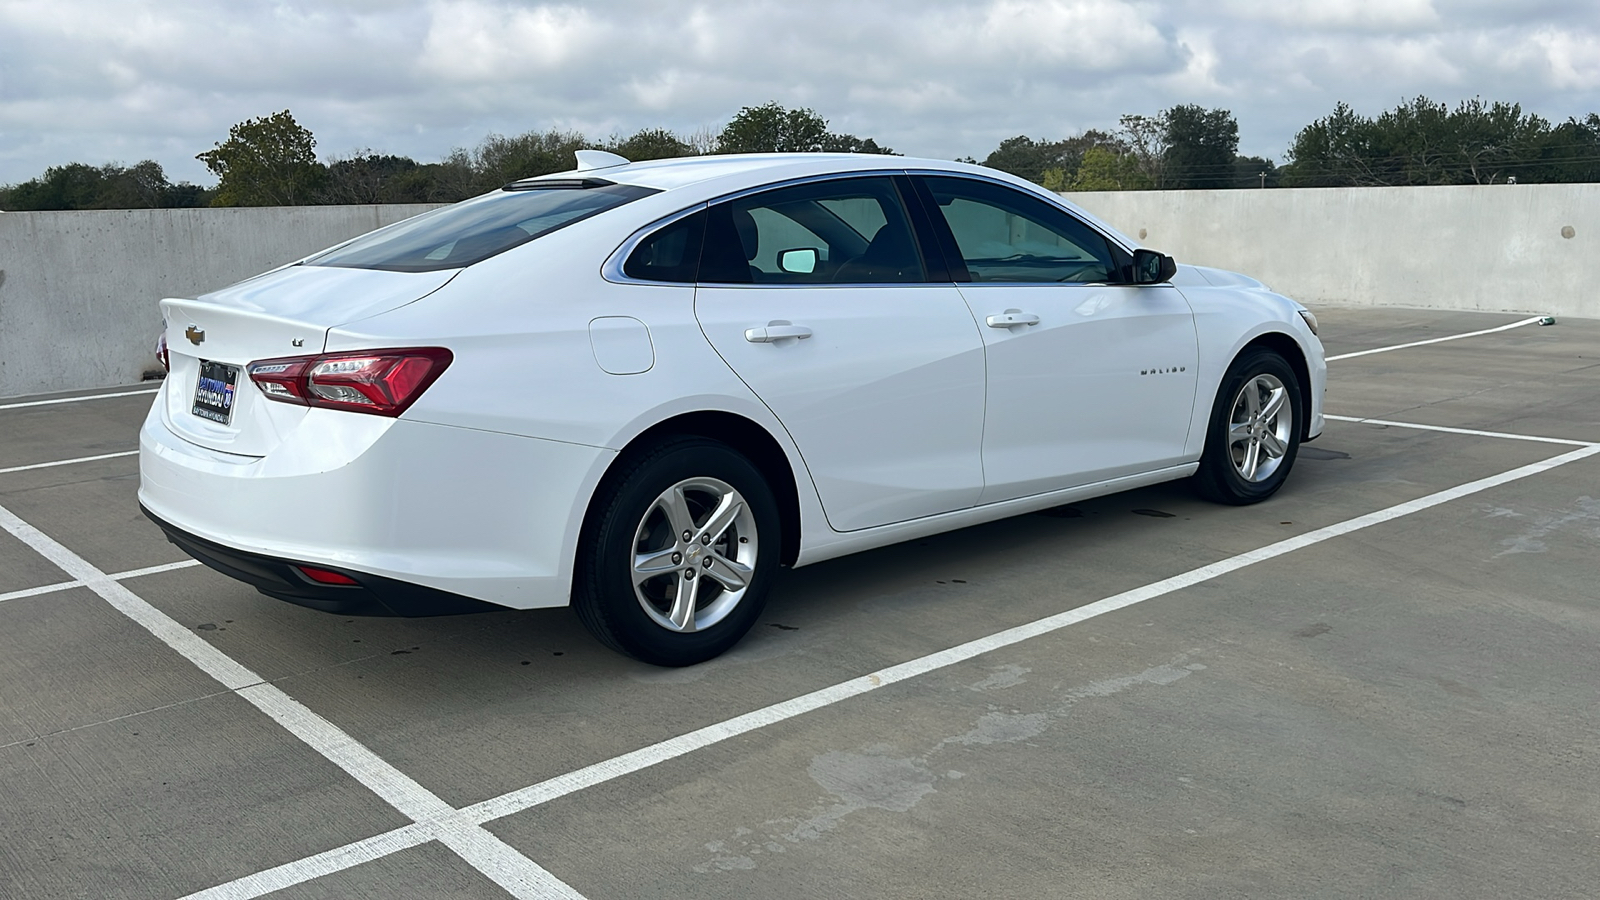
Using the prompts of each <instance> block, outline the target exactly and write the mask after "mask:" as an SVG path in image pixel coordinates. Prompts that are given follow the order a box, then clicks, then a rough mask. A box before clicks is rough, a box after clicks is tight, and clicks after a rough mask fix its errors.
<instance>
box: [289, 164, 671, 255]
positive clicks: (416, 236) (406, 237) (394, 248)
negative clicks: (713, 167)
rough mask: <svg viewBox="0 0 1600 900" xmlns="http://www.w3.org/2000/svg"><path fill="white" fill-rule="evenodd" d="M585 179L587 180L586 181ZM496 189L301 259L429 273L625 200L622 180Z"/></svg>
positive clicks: (627, 190)
mask: <svg viewBox="0 0 1600 900" xmlns="http://www.w3.org/2000/svg"><path fill="white" fill-rule="evenodd" d="M591 184H592V183H591ZM526 185H527V183H526V182H524V183H523V184H522V185H519V186H517V187H515V188H512V189H510V190H499V191H495V192H494V193H492V194H485V195H484V196H482V197H474V198H473V199H471V200H463V201H462V202H460V203H457V204H455V205H453V206H447V207H445V208H443V209H440V210H436V211H434V212H431V213H424V214H423V215H420V216H417V217H416V218H414V219H408V220H407V221H404V222H401V223H399V224H397V225H393V226H390V227H389V228H384V229H382V230H379V231H375V232H373V233H372V234H369V235H366V236H364V237H360V238H356V239H355V240H354V241H351V242H350V243H348V244H345V245H344V246H342V247H338V248H336V249H334V250H330V251H328V252H327V253H324V254H322V255H321V256H316V257H312V258H311V259H309V260H306V262H307V264H309V265H313V266H340V267H343V268H350V269H387V270H389V271H391V272H433V271H437V270H439V269H459V268H462V267H463V266H470V265H472V264H473V263H475V262H481V261H483V260H485V259H488V258H489V257H491V256H494V255H495V254H496V253H502V252H504V251H506V250H510V249H511V248H512V247H515V246H517V245H518V244H525V243H527V242H528V241H531V240H533V239H534V238H536V237H538V236H540V235H542V234H549V233H550V232H552V231H555V230H556V229H557V228H561V227H563V226H565V225H571V224H572V223H573V222H577V221H580V220H583V219H587V218H588V217H590V216H592V215H595V214H597V213H602V212H605V211H606V210H608V209H612V208H613V207H617V206H621V205H622V204H624V203H627V202H629V201H631V200H637V199H639V198H640V197H644V196H648V195H650V194H654V193H656V191H655V190H653V189H651V188H643V187H637V186H634V185H629V184H600V185H593V186H590V185H586V184H583V183H568V184H560V185H552V186H550V187H534V188H530V187H527V186H526Z"/></svg>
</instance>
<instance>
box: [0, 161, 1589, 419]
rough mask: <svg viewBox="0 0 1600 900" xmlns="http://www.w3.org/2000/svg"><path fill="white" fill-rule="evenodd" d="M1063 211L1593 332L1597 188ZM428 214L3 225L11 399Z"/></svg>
mask: <svg viewBox="0 0 1600 900" xmlns="http://www.w3.org/2000/svg"><path fill="white" fill-rule="evenodd" d="M1065 196H1067V197H1069V198H1070V199H1072V200H1074V201H1075V202H1077V203H1079V204H1080V205H1082V206H1083V207H1084V208H1085V209H1088V210H1089V211H1090V212H1093V213H1094V214H1095V215H1098V216H1100V217H1101V218H1103V219H1105V220H1106V221H1108V222H1110V223H1111V224H1112V225H1115V226H1116V227H1117V228H1119V229H1121V230H1123V231H1124V232H1126V233H1128V234H1129V235H1130V236H1133V237H1136V238H1139V239H1140V240H1141V241H1142V242H1143V243H1144V244H1145V245H1146V246H1150V247H1155V248H1157V249H1160V250H1162V251H1165V252H1167V253H1171V254H1172V255H1174V256H1176V257H1177V258H1178V259H1179V260H1180V261H1182V262H1190V263H1198V264H1200V265H1209V266H1218V267H1221V268H1224V269H1233V270H1235V271H1239V272H1244V273H1246V274H1249V275H1253V276H1255V277H1257V278H1260V279H1261V280H1262V281H1265V282H1266V283H1267V284H1269V285H1271V286H1272V287H1273V288H1274V289H1276V290H1278V291H1280V292H1282V293H1285V294H1287V295H1289V296H1291V297H1294V298H1295V299H1297V300H1300V301H1302V302H1304V303H1306V304H1307V305H1312V306H1314V305H1316V304H1329V305H1376V306H1417V307H1436V308H1442V309H1475V310H1494V311H1516V312H1539V313H1548V314H1552V315H1557V316H1578V317H1584V318H1600V293H1597V287H1596V286H1597V285H1600V253H1597V252H1596V251H1597V249H1600V246H1597V243H1596V241H1597V239H1600V184H1580V185H1495V186H1490V187H1434V188H1352V189H1342V188H1329V189H1305V190H1285V189H1275V190H1254V191H1252V190H1237V191H1147V192H1119V193H1070V194H1066V195H1065ZM431 208H432V207H430V206H308V207H287V208H267V209H183V210H111V211H84V212H52V213H0V397H9V396H16V395H19V394H33V393H44V392H48V391H58V390H70V389H81V388H92V387H102V386H107V385H115V384H128V383H130V382H134V381H137V380H139V378H140V376H141V375H142V374H143V373H144V372H146V371H148V370H150V369H151V368H153V367H154V366H155V362H154V359H153V358H152V356H151V345H152V344H153V342H154V340H155V336H156V333H157V332H158V331H159V329H160V327H161V319H160V315H159V312H158V310H157V307H156V301H158V300H160V299H161V298H162V297H171V296H179V297H182V296H194V295H195V294H199V293H203V292H205V291H208V290H212V289H215V288H219V287H223V286H225V285H228V284H232V283H234V282H236V281H239V280H241V279H243V278H247V277H249V276H251V275H254V274H256V273H258V272H261V271H264V270H266V269H269V268H272V267H273V266H276V265H279V264H281V263H284V262H288V261H290V260H294V259H298V258H300V257H302V256H305V255H307V254H309V253H312V252H314V251H316V250H318V249H321V248H323V247H326V246H329V245H331V244H334V243H337V242H339V241H341V240H344V239H346V238H348V237H351V236H354V235H357V234H361V233H363V232H366V231H370V230H371V229H373V228H377V227H379V226H381V225H387V224H389V223H391V222H395V221H399V220H400V219H403V218H406V217H408V216H412V215H416V214H417V213H419V212H423V211H425V210H427V209H431ZM1569 235H1570V236H1569Z"/></svg>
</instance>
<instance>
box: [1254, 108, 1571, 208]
mask: <svg viewBox="0 0 1600 900" xmlns="http://www.w3.org/2000/svg"><path fill="white" fill-rule="evenodd" d="M1586 121H1588V122H1590V123H1591V124H1590V125H1587V126H1586V125H1585V124H1584V123H1583V122H1579V121H1578V120H1577V119H1569V120H1568V121H1567V122H1566V123H1565V124H1563V125H1560V126H1555V127H1552V126H1551V124H1550V123H1549V121H1547V120H1546V119H1544V118H1542V117H1540V116H1537V115H1533V114H1529V113H1524V112H1523V111H1522V107H1521V106H1520V105H1518V104H1515V103H1500V102H1495V103H1486V102H1484V101H1483V100H1481V99H1479V98H1474V99H1472V100H1466V101H1463V102H1461V103H1459V104H1457V106H1456V107H1455V109H1451V108H1449V107H1448V106H1446V105H1445V104H1443V103H1437V102H1434V101H1432V100H1429V99H1428V98H1427V97H1421V96H1419V97H1414V98H1412V99H1410V100H1406V101H1403V102H1402V103H1400V105H1398V106H1396V107H1395V108H1394V109H1391V110H1387V111H1385V112H1383V113H1381V114H1379V115H1378V116H1377V117H1375V118H1368V117H1366V116H1362V115H1359V114H1357V113H1356V112H1355V111H1354V110H1352V109H1351V108H1350V107H1349V106H1348V105H1346V104H1344V103H1340V104H1338V105H1337V106H1336V107H1335V108H1334V111H1333V113H1332V114H1331V115H1328V116H1326V117H1324V118H1321V119H1318V120H1316V121H1314V122H1312V123H1311V124H1310V125H1307V126H1306V127H1305V128H1302V129H1301V130H1300V132H1299V133H1298V134H1296V135H1295V139H1294V143H1293V145H1292V146H1291V147H1290V148H1289V159H1290V163H1289V164H1288V165H1287V166H1285V167H1284V181H1285V183H1287V184H1290V185H1294V186H1297V187H1364V186H1369V185H1427V184H1499V183H1504V182H1506V181H1507V180H1509V179H1511V178H1516V179H1517V180H1518V181H1525V182H1532V181H1582V180H1593V179H1595V178H1596V177H1600V166H1596V165H1595V163H1596V162H1600V119H1597V118H1596V117H1595V116H1594V115H1593V114H1590V117H1589V119H1588V120H1586Z"/></svg>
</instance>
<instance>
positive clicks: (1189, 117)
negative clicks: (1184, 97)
mask: <svg viewBox="0 0 1600 900" xmlns="http://www.w3.org/2000/svg"><path fill="white" fill-rule="evenodd" d="M1160 121H1161V128H1162V138H1163V143H1164V144H1165V145H1166V146H1165V147H1164V149H1163V150H1162V154H1161V172H1162V186H1163V187H1168V188H1177V189H1180V190H1182V189H1196V188H1201V189H1203V188H1218V187H1232V186H1233V181H1234V157H1235V156H1237V155H1238V152H1239V123H1238V122H1235V121H1234V118H1233V113H1231V112H1229V111H1228V110H1225V109H1202V108H1201V107H1199V106H1195V105H1193V104H1188V105H1181V106H1174V107H1172V108H1171V109H1167V110H1165V111H1163V112H1162V113H1161V117H1160Z"/></svg>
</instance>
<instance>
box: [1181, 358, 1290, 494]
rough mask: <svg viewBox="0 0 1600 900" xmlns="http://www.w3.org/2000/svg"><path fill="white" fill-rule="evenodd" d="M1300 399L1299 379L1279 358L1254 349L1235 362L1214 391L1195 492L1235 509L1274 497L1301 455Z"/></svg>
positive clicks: (1286, 363) (1196, 473) (1196, 476)
mask: <svg viewBox="0 0 1600 900" xmlns="http://www.w3.org/2000/svg"><path fill="white" fill-rule="evenodd" d="M1299 400H1300V379H1299V378H1297V377H1296V376H1295V373H1294V368H1293V367H1291V366H1290V365H1289V363H1288V362H1287V361H1285V360H1284V358H1283V357H1282V356H1279V355H1278V354H1277V353H1274V352H1273V351H1271V350H1267V349H1265V348H1256V349H1254V350H1248V351H1246V352H1244V353H1243V354H1241V355H1240V356H1239V358H1238V359H1236V360H1234V363H1233V365H1232V366H1231V367H1230V368H1229V369H1228V374H1227V375H1226V376H1224V377H1223V379H1222V385H1221V386H1220V387H1219V388H1218V389H1217V399H1216V402H1215V403H1214V404H1213V406H1212V409H1211V419H1210V423H1209V425H1208V427H1207V430H1206V448H1205V451H1204V453H1203V454H1202V455H1201V457H1200V469H1199V470H1198V471H1196V472H1195V474H1194V486H1195V490H1196V491H1197V492H1198V493H1199V494H1200V495H1201V496H1202V497H1205V498H1206V499H1207V500H1214V501H1216V502H1218V503H1229V504H1233V505H1236V506H1238V505H1244V504H1247V503H1258V502H1260V501H1262V500H1265V499H1267V498H1268V497H1270V496H1272V495H1273V494H1274V493H1276V492H1277V490H1278V488H1280V487H1282V486H1283V482H1284V479H1286V478H1288V477H1289V469H1290V468H1292V467H1293V466H1294V460H1295V456H1296V455H1297V454H1298V453H1299V451H1300V415H1299Z"/></svg>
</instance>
